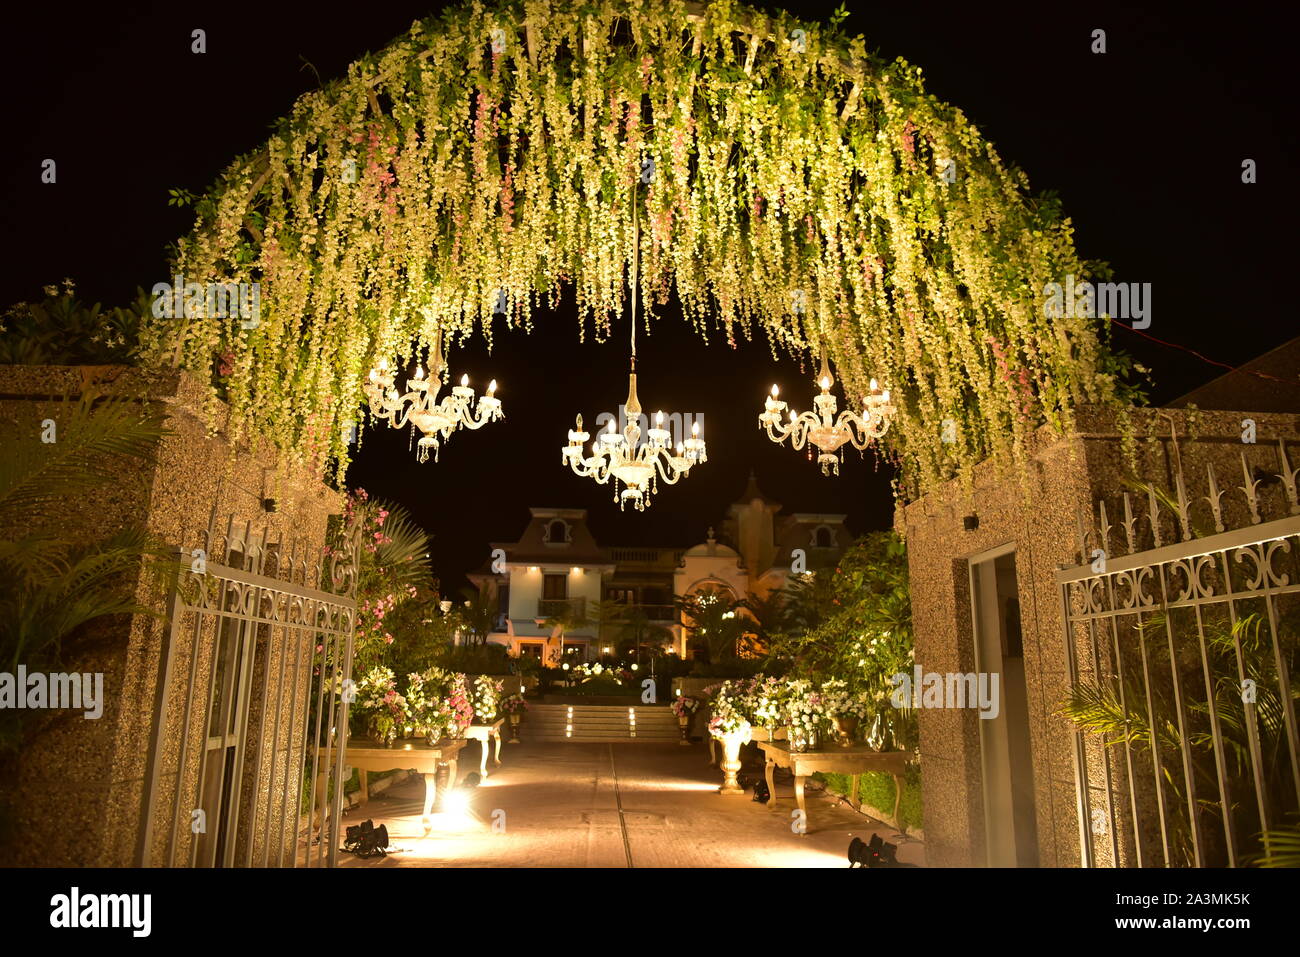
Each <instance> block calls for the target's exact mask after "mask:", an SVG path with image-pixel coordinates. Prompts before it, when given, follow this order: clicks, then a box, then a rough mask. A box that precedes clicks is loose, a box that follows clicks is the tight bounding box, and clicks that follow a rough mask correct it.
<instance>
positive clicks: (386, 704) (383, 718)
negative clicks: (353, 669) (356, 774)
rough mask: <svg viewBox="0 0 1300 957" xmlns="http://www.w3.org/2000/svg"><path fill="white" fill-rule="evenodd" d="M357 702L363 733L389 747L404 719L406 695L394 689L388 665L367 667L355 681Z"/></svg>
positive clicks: (399, 730)
mask: <svg viewBox="0 0 1300 957" xmlns="http://www.w3.org/2000/svg"><path fill="white" fill-rule="evenodd" d="M357 703H358V706H359V707H358V711H359V712H360V714H362V715H364V717H365V724H366V736H367V737H368V738H370V739H371V740H372V741H374V742H375V743H377V744H380V745H382V746H384V747H386V748H391V747H392V746H393V743H394V742H395V741H396V740H397V738H398V735H400V734H401V733H402V730H403V728H405V726H406V724H407V721H408V715H407V704H406V698H405V696H403V695H400V694H398V693H397V682H396V680H395V679H394V677H393V672H392V669H391V668H385V667H383V666H377V667H374V668H372V669H370V671H369V672H368V673H367V674H366V675H365V677H363V678H362V679H361V682H360V684H358V685H357Z"/></svg>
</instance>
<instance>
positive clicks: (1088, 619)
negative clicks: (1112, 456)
mask: <svg viewBox="0 0 1300 957" xmlns="http://www.w3.org/2000/svg"><path fill="white" fill-rule="evenodd" d="M1206 471H1207V475H1208V477H1209V484H1210V490H1211V496H1210V497H1207V499H1206V500H1207V501H1210V502H1211V508H1212V510H1213V511H1214V517H1215V523H1214V527H1215V528H1216V529H1222V528H1223V527H1224V526H1223V517H1224V516H1223V511H1222V508H1221V507H1220V508H1214V506H1215V505H1218V504H1219V502H1218V498H1219V497H1221V496H1222V495H1223V494H1224V493H1223V492H1218V493H1217V497H1216V496H1215V491H1216V489H1217V483H1216V480H1215V477H1214V472H1213V468H1212V467H1211V468H1207V470H1206ZM1175 478H1176V486H1177V488H1178V490H1179V500H1178V508H1177V509H1176V512H1177V515H1176V517H1177V518H1178V525H1179V526H1181V528H1182V531H1183V532H1184V536H1183V540H1182V541H1177V542H1175V543H1174V544H1171V545H1162V544H1161V538H1160V527H1159V526H1160V522H1159V516H1158V512H1157V510H1158V504H1157V502H1156V501H1155V496H1154V495H1153V494H1152V495H1150V498H1151V499H1152V501H1151V512H1150V514H1149V515H1148V520H1149V521H1150V524H1151V533H1152V538H1153V539H1154V545H1153V547H1152V548H1149V549H1146V550H1143V551H1132V550H1133V548H1134V546H1135V539H1134V536H1133V534H1132V531H1131V530H1132V527H1133V526H1134V525H1135V524H1136V522H1135V520H1134V518H1133V516H1132V514H1131V506H1130V501H1129V499H1128V497H1127V495H1126V496H1125V509H1126V511H1125V514H1126V518H1125V529H1126V531H1128V532H1129V548H1130V550H1131V552H1132V553H1131V554H1129V555H1126V556H1123V557H1117V558H1110V557H1109V556H1107V560H1106V564H1105V566H1104V567H1105V570H1104V571H1101V572H1096V571H1094V570H1093V569H1092V567H1091V565H1089V564H1080V565H1078V566H1076V567H1073V568H1061V569H1059V570H1058V571H1057V573H1056V579H1057V585H1058V588H1059V589H1060V592H1061V594H1060V598H1061V609H1062V619H1063V626H1064V629H1063V630H1064V637H1065V640H1066V652H1067V654H1066V670H1067V676H1068V678H1069V680H1070V683H1071V685H1075V684H1077V683H1078V681H1079V678H1080V676H1079V670H1078V665H1079V663H1078V658H1077V655H1076V644H1077V643H1079V642H1081V641H1086V642H1087V645H1088V648H1089V650H1090V656H1091V658H1092V664H1093V670H1094V675H1095V678H1096V680H1097V681H1098V682H1102V681H1104V680H1105V679H1106V673H1104V672H1103V671H1102V669H1101V653H1100V640H1099V637H1098V634H1097V626H1098V624H1099V623H1100V622H1101V621H1102V620H1103V619H1106V620H1108V627H1109V631H1110V637H1111V644H1112V648H1113V651H1114V655H1115V660H1114V667H1113V672H1111V677H1113V678H1114V679H1115V680H1117V681H1118V687H1119V691H1118V696H1119V707H1120V709H1121V710H1122V712H1123V715H1124V730H1125V731H1126V732H1130V733H1131V730H1132V725H1131V719H1130V718H1129V714H1130V708H1131V706H1132V703H1131V702H1130V701H1129V695H1128V687H1127V683H1126V681H1127V677H1128V675H1127V668H1126V665H1125V662H1124V657H1125V643H1124V642H1122V641H1121V640H1120V634H1119V632H1120V628H1119V625H1120V619H1121V618H1132V619H1133V622H1134V626H1135V629H1136V631H1137V643H1136V644H1137V648H1136V650H1137V652H1138V653H1139V654H1140V657H1141V664H1142V682H1143V697H1144V699H1145V710H1146V720H1147V722H1148V724H1149V727H1150V729H1151V740H1150V753H1151V772H1152V780H1153V784H1154V792H1155V802H1156V810H1157V817H1158V821H1159V826H1160V844H1161V849H1162V854H1163V858H1164V863H1165V865H1166V866H1170V865H1171V864H1173V863H1174V861H1173V860H1172V858H1171V851H1172V847H1171V832H1170V822H1169V817H1168V812H1169V808H1168V806H1167V804H1166V800H1165V782H1164V775H1165V766H1164V761H1163V757H1162V754H1161V750H1162V748H1161V740H1160V739H1161V735H1160V733H1159V726H1158V725H1157V720H1158V719H1157V715H1156V709H1155V698H1154V694H1153V688H1154V683H1153V680H1152V679H1153V677H1154V676H1153V674H1152V670H1151V664H1152V662H1151V657H1150V650H1149V649H1148V646H1147V641H1146V638H1147V634H1146V632H1147V630H1148V627H1149V625H1150V624H1152V623H1154V622H1148V621H1144V617H1146V616H1149V615H1153V614H1159V616H1160V623H1161V624H1162V625H1163V628H1164V631H1165V641H1164V645H1165V647H1166V652H1167V654H1168V656H1169V674H1168V682H1169V685H1170V689H1171V691H1172V696H1173V709H1172V710H1173V711H1174V712H1175V715H1174V717H1175V718H1176V724H1177V738H1178V751H1179V756H1180V760H1181V763H1182V775H1181V776H1182V778H1183V783H1184V787H1185V790H1186V795H1185V796H1186V803H1187V814H1188V820H1187V827H1188V837H1189V839H1190V844H1191V848H1190V852H1191V856H1192V859H1193V863H1194V864H1195V865H1196V866H1206V865H1207V864H1208V863H1209V861H1208V858H1207V854H1208V853H1210V851H1209V845H1207V835H1206V832H1205V827H1206V826H1207V823H1206V821H1205V820H1204V819H1203V817H1202V814H1201V807H1200V805H1201V798H1200V795H1199V790H1200V787H1199V783H1198V780H1197V773H1198V772H1197V769H1196V766H1195V763H1194V760H1193V753H1192V744H1191V740H1190V738H1189V736H1188V735H1189V727H1190V725H1189V718H1188V714H1189V707H1195V708H1196V710H1197V711H1198V712H1199V711H1201V710H1204V712H1205V713H1206V716H1207V719H1208V724H1209V733H1208V736H1207V737H1208V743H1209V745H1210V750H1211V751H1212V753H1213V758H1214V762H1215V763H1214V771H1213V772H1212V774H1211V777H1212V779H1213V780H1214V782H1215V786H1216V788H1215V789H1216V790H1217V798H1218V804H1219V808H1218V811H1219V813H1218V815H1216V816H1218V817H1220V818H1221V820H1222V827H1223V844H1222V847H1221V849H1219V850H1216V851H1215V852H1214V853H1216V854H1218V853H1222V854H1224V856H1225V858H1226V863H1227V865H1228V866H1233V867H1235V866H1239V865H1240V863H1241V853H1242V848H1241V844H1240V841H1241V835H1240V834H1239V829H1240V827H1241V822H1240V821H1239V820H1238V819H1237V818H1236V817H1235V816H1234V810H1235V809H1236V808H1237V807H1238V805H1236V804H1234V795H1233V791H1234V788H1233V777H1232V772H1231V770H1230V768H1229V764H1228V761H1229V754H1228V751H1227V739H1226V737H1225V725H1224V716H1223V714H1222V713H1221V707H1222V701H1221V699H1218V698H1217V695H1216V692H1217V690H1218V689H1219V688H1220V686H1221V685H1222V682H1223V681H1224V680H1225V679H1228V680H1231V679H1229V676H1230V675H1232V673H1233V672H1234V671H1235V673H1236V674H1235V678H1236V681H1237V682H1239V683H1243V684H1241V687H1245V686H1244V682H1245V681H1246V680H1247V679H1248V677H1249V675H1248V673H1247V666H1246V658H1245V652H1244V649H1243V637H1242V627H1243V625H1242V622H1244V621H1245V622H1249V620H1250V619H1248V618H1243V617H1242V614H1241V612H1240V609H1239V608H1238V604H1239V603H1240V602H1243V601H1248V600H1249V601H1258V602H1262V603H1263V606H1264V617H1263V618H1262V619H1261V618H1259V617H1258V616H1257V615H1255V614H1254V613H1252V617H1254V618H1255V619H1256V622H1257V623H1256V624H1255V625H1254V627H1253V630H1252V632H1251V633H1250V634H1248V635H1247V637H1251V635H1255V636H1257V635H1258V628H1259V627H1261V626H1262V625H1263V624H1264V623H1265V622H1266V623H1267V626H1268V629H1269V640H1270V645H1271V652H1272V654H1271V658H1272V665H1273V667H1274V669H1275V671H1276V674H1277V678H1276V682H1277V685H1276V686H1277V688H1278V691H1279V692H1280V702H1281V708H1282V719H1283V721H1282V723H1283V724H1284V726H1285V736H1286V757H1287V758H1288V759H1289V761H1290V765H1291V767H1290V779H1291V784H1292V785H1293V786H1294V789H1295V793H1296V798H1297V804H1298V805H1300V748H1298V747H1297V742H1298V741H1300V733H1298V732H1297V726H1296V717H1295V713H1296V708H1295V702H1294V700H1293V698H1292V690H1291V689H1292V680H1291V675H1290V672H1289V669H1288V667H1287V655H1284V652H1283V635H1282V634H1281V629H1280V622H1279V618H1280V613H1279V610H1278V602H1279V601H1280V600H1281V599H1282V598H1283V597H1285V596H1294V595H1300V581H1297V580H1296V578H1300V576H1293V575H1292V574H1291V573H1290V572H1289V571H1283V570H1282V569H1281V568H1278V569H1277V570H1275V566H1274V562H1275V561H1276V560H1277V556H1278V555H1283V554H1285V555H1287V556H1290V557H1291V558H1292V559H1294V557H1295V554H1296V552H1297V548H1296V547H1295V546H1296V545H1300V517H1298V513H1300V509H1298V508H1297V506H1296V503H1295V502H1294V501H1290V502H1289V503H1288V504H1290V506H1291V512H1292V514H1291V515H1288V516H1287V517H1285V518H1281V519H1275V520H1272V521H1268V522H1261V521H1260V514H1259V505H1260V502H1258V501H1256V500H1255V499H1254V498H1252V497H1251V492H1253V489H1251V488H1245V489H1243V491H1245V493H1246V495H1247V499H1248V502H1249V504H1250V505H1251V506H1252V507H1251V508H1250V516H1249V517H1250V521H1251V522H1252V524H1251V525H1248V526H1247V527H1245V528H1240V529H1233V530H1230V531H1216V533H1215V534H1213V535H1210V536H1206V537H1204V538H1199V539H1198V538H1191V537H1190V535H1191V527H1190V526H1191V522H1190V518H1189V514H1190V513H1189V508H1190V501H1191V500H1190V499H1189V497H1188V495H1187V492H1186V489H1185V485H1184V484H1183V482H1182V474H1181V470H1179V471H1178V473H1177V474H1176V476H1175ZM1149 491H1150V490H1149ZM1290 497H1291V496H1290V491H1289V490H1288V498H1290ZM1100 514H1101V516H1102V517H1101V529H1100V537H1099V538H1098V539H1096V540H1098V541H1107V540H1108V537H1109V527H1108V526H1107V525H1106V519H1105V509H1104V505H1103V507H1102V508H1101V509H1100ZM1176 531H1177V528H1176ZM1087 537H1088V536H1086V535H1084V534H1082V531H1081V535H1080V544H1081V546H1082V547H1081V554H1082V555H1083V556H1086V555H1087V554H1088V550H1087ZM1230 555H1231V557H1232V559H1233V560H1234V562H1235V564H1236V565H1238V566H1240V565H1242V564H1243V563H1245V562H1246V561H1247V559H1249V560H1250V561H1251V563H1253V565H1254V566H1255V568H1254V574H1253V575H1250V574H1249V573H1244V572H1242V573H1238V575H1237V577H1235V578H1234V575H1233V562H1229V557H1230ZM1207 574H1209V575H1210V576H1211V579H1210V581H1208V582H1206V581H1203V576H1205V575H1207ZM1218 575H1221V583H1220V582H1216V581H1215V580H1214V576H1218ZM1175 576H1177V577H1180V578H1184V579H1186V587H1185V588H1180V589H1179V590H1177V591H1175V587H1174V585H1175ZM1243 576H1244V577H1243ZM1146 581H1150V583H1151V585H1154V586H1157V588H1158V595H1156V596H1151V595H1147V594H1144V593H1143V588H1144V582H1146ZM1121 588H1128V589H1129V594H1128V597H1127V598H1124V597H1122V596H1121V594H1120V590H1121ZM1076 608H1077V610H1076ZM1207 608H1210V609H1217V610H1225V611H1226V617H1227V619H1228V622H1229V624H1230V626H1231V634H1232V649H1233V664H1232V665H1227V667H1226V668H1225V670H1224V671H1223V672H1222V673H1219V672H1217V671H1215V669H1214V666H1213V665H1212V664H1211V660H1210V638H1209V634H1208V632H1209V631H1211V630H1213V628H1215V627H1218V626H1216V625H1213V624H1212V623H1211V622H1209V621H1208V620H1207V615H1206V609H1207ZM1180 609H1185V610H1184V611H1180ZM1180 615H1181V616H1182V617H1181V618H1180V622H1175V618H1178V617H1179V616H1180ZM1085 623H1086V625H1085ZM1190 627H1195V629H1196V644H1195V646H1194V647H1195V648H1196V649H1197V651H1196V652H1194V653H1193V654H1194V655H1195V657H1196V658H1197V659H1199V660H1198V661H1197V665H1196V666H1194V667H1199V669H1200V671H1201V681H1200V682H1197V684H1202V683H1203V685H1204V690H1205V695H1206V698H1205V704H1204V706H1203V707H1202V705H1201V704H1200V703H1199V702H1197V703H1195V704H1193V703H1192V702H1191V699H1189V698H1188V689H1187V688H1185V687H1184V686H1183V683H1182V678H1183V676H1182V674H1181V671H1180V660H1179V656H1178V655H1179V650H1180V646H1181V645H1184V644H1185V645H1187V646H1188V648H1187V650H1188V651H1190V650H1191V648H1192V647H1193V646H1192V645H1191V643H1190V641H1182V640H1180V639H1179V638H1178V637H1177V636H1176V635H1175V632H1176V631H1177V632H1180V633H1181V632H1182V631H1183V630H1184V628H1188V629H1189V628H1190ZM1085 636H1086V637H1085ZM1187 637H1188V638H1190V635H1189V636H1187ZM1290 638H1291V636H1289V635H1288V640H1290ZM1253 640H1256V641H1257V640H1258V639H1257V638H1254V639H1253ZM1224 647H1225V650H1226V645H1225V646H1224ZM1288 654H1289V652H1288ZM1188 664H1189V665H1190V662H1188ZM1225 664H1226V662H1225ZM1187 670H1190V668H1189V669H1187ZM1188 677H1190V675H1189V676H1188ZM1263 677H1264V674H1261V679H1262V678H1263ZM1268 684H1269V686H1270V687H1272V686H1273V682H1272V681H1271V680H1270V681H1269V682H1268ZM1242 713H1243V718H1244V724H1245V729H1244V730H1245V733H1246V737H1247V748H1246V750H1247V752H1248V753H1249V760H1250V764H1251V773H1250V776H1249V777H1248V778H1247V777H1245V776H1240V777H1239V778H1238V780H1241V781H1247V780H1248V781H1249V782H1250V784H1251V785H1252V786H1253V787H1254V790H1255V800H1254V801H1253V802H1249V803H1250V804H1254V805H1256V806H1257V809H1258V812H1259V822H1260V826H1261V830H1267V829H1268V826H1269V824H1270V822H1271V821H1272V820H1273V818H1274V815H1273V812H1272V809H1271V807H1270V795H1269V791H1268V790H1267V786H1268V781H1267V780H1266V771H1267V767H1266V766H1265V764H1264V755H1263V748H1262V740H1261V737H1260V727H1259V709H1258V706H1257V705H1256V704H1255V702H1253V701H1250V700H1244V701H1243V709H1242ZM1084 735H1085V732H1084V731H1083V730H1082V728H1079V727H1076V728H1075V729H1074V731H1073V736H1074V739H1075V740H1074V749H1073V750H1074V754H1073V759H1074V764H1075V787H1076V792H1077V793H1076V808H1077V813H1078V814H1079V815H1080V820H1079V834H1080V854H1081V862H1082V864H1083V865H1084V866H1085V867H1088V866H1094V865H1095V863H1096V860H1095V850H1094V843H1093V840H1094V838H1093V835H1092V834H1091V832H1090V828H1089V827H1088V822H1087V820H1086V815H1087V814H1088V810H1089V808H1090V806H1091V802H1090V799H1089V796H1090V794H1091V791H1092V785H1091V781H1090V777H1091V775H1090V769H1089V767H1088V759H1087V753H1086V749H1085V746H1084V741H1085V738H1084ZM1124 745H1125V748H1124V758H1123V760H1124V767H1125V769H1126V771H1127V779H1128V787H1129V796H1128V797H1129V800H1128V801H1127V802H1126V803H1127V804H1128V805H1129V812H1130V813H1131V814H1132V816H1133V834H1134V852H1135V856H1136V859H1137V862H1138V866H1143V865H1144V864H1145V859H1144V850H1143V842H1144V838H1143V834H1142V830H1143V829H1142V826H1141V818H1140V813H1141V811H1140V803H1139V801H1138V794H1137V768H1136V765H1135V763H1134V761H1135V756H1134V754H1133V749H1132V746H1131V743H1130V742H1129V740H1128V734H1126V735H1125V737H1124ZM1102 755H1103V757H1102V761H1103V765H1102V771H1103V777H1104V784H1103V786H1104V787H1105V789H1106V792H1107V794H1106V800H1107V806H1108V808H1109V809H1110V811H1111V812H1112V814H1113V812H1114V807H1115V805H1114V799H1115V797H1116V795H1115V793H1114V787H1115V782H1114V780H1113V779H1112V778H1111V766H1110V761H1111V760H1112V758H1114V759H1116V760H1117V759H1118V754H1117V752H1115V753H1112V748H1110V747H1106V746H1104V745H1103V748H1102ZM1207 773H1209V772H1208V768H1207ZM1111 847H1112V850H1113V851H1114V852H1115V854H1116V861H1115V863H1116V864H1119V863H1121V860H1120V857H1119V852H1118V828H1114V827H1112V829H1111Z"/></svg>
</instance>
